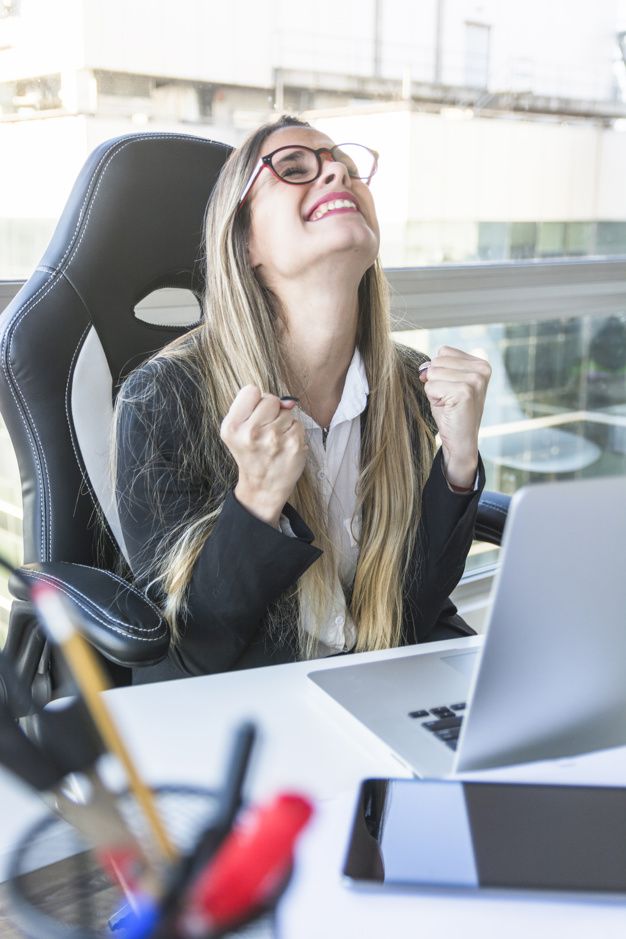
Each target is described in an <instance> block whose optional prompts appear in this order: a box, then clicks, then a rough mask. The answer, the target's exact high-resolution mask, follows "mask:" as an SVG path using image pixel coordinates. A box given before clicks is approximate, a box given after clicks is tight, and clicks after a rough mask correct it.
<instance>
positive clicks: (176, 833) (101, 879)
mask: <svg viewBox="0 0 626 939" xmlns="http://www.w3.org/2000/svg"><path fill="white" fill-rule="evenodd" d="M154 794H155V797H156V802H157V806H158V810H159V814H160V816H161V819H162V821H163V824H164V826H165V828H166V830H167V832H168V834H169V836H170V838H171V840H172V842H173V843H174V844H175V846H176V848H177V849H178V850H179V851H180V852H181V854H183V853H187V852H189V851H191V850H192V848H193V846H194V844H195V841H196V839H197V837H198V834H199V833H200V831H202V830H203V829H204V828H206V827H207V826H208V825H210V824H211V818H212V816H214V813H215V811H216V809H217V804H218V801H217V796H216V794H215V793H213V792H211V791H210V790H207V789H200V788H195V787H189V786H178V785H177V786H161V787H158V788H156V789H155V791H154ZM119 805H120V809H121V811H122V813H123V814H124V816H125V818H126V819H127V820H128V824H129V828H130V829H131V830H132V831H133V832H134V833H135V834H136V835H137V836H138V837H139V838H141V837H142V836H144V835H145V833H146V829H145V823H144V820H143V817H142V816H141V815H140V813H139V811H138V809H137V806H136V804H135V803H134V800H133V799H132V797H131V796H130V795H129V794H128V793H127V794H125V795H124V796H122V797H121V798H120V800H119ZM287 880H288V878H287V879H286V881H285V884H283V885H282V889H284V887H285V886H286V884H287ZM8 888H9V896H10V901H11V907H12V914H13V918H14V921H15V923H16V925H17V926H18V927H19V929H20V930H21V932H22V934H23V935H24V936H26V937H28V939H105V937H108V939H116V937H119V939H124V936H125V934H126V932H127V929H126V927H125V924H124V916H123V915H121V914H120V911H121V910H122V909H123V907H124V905H125V902H126V901H125V897H124V894H123V892H122V890H121V888H120V887H119V886H118V885H117V884H115V883H113V882H112V881H111V878H110V877H109V875H108V874H107V873H105V871H104V870H103V869H102V868H101V867H100V865H99V863H98V861H97V859H96V857H95V856H94V854H93V853H92V852H91V851H90V849H89V845H88V843H87V841H86V840H85V839H84V838H83V837H82V835H81V834H80V833H79V832H78V831H76V829H74V828H73V827H72V826H71V825H70V824H69V823H68V822H66V821H65V820H64V819H62V818H61V817H59V816H57V815H54V814H52V813H50V814H49V815H46V816H44V817H43V818H42V819H41V820H40V821H38V822H36V823H35V824H34V825H33V826H32V827H30V828H29V829H28V830H27V831H26V833H25V834H24V835H23V837H22V839H21V840H20V842H19V844H18V845H17V847H16V849H15V851H14V853H13V857H12V858H11V864H10V869H9V881H8ZM280 892H282V890H279V891H277V894H278V893H280ZM274 910H275V906H274V907H271V908H266V909H263V910H258V911H256V912H255V916H254V918H253V919H250V920H249V921H248V922H246V923H242V924H240V925H239V926H238V928H237V930H236V931H227V932H221V933H211V939H216V937H217V936H233V937H234V936H241V937H242V939H243V937H244V936H245V937H248V936H249V939H273V937H274V936H275V929H274Z"/></svg>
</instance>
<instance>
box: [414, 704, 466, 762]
mask: <svg viewBox="0 0 626 939" xmlns="http://www.w3.org/2000/svg"><path fill="white" fill-rule="evenodd" d="M464 710H465V702H464V701H461V702H460V703H458V704H450V705H446V704H443V705H441V706H440V707H436V708H430V709H429V710H424V709H422V710H421V711H409V717H410V718H412V719H413V720H422V724H421V726H422V727H424V728H425V730H428V731H429V732H430V733H431V734H434V735H435V737H437V738H438V739H439V740H441V742H442V743H445V745H446V746H447V747H450V749H451V750H456V746H457V743H458V740H459V734H460V732H461V723H462V721H463V713H462V712H463V711H464ZM425 717H427V718H429V720H423V718H425ZM433 718H435V720H433Z"/></svg>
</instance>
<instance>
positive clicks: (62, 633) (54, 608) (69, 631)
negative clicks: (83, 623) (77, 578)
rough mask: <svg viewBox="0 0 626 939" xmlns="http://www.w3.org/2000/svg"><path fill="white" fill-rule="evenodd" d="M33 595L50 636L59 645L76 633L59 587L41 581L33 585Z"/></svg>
mask: <svg viewBox="0 0 626 939" xmlns="http://www.w3.org/2000/svg"><path fill="white" fill-rule="evenodd" d="M31 597H32V599H33V603H34V604H35V608H36V610H37V612H38V613H39V615H40V617H41V623H42V625H43V627H44V629H45V631H46V633H47V635H48V636H49V638H50V639H52V641H53V642H55V643H56V644H57V645H61V644H62V643H64V642H66V641H67V640H68V639H71V638H72V636H73V635H74V633H75V629H74V624H73V623H72V620H71V618H70V616H69V613H68V611H67V607H66V606H65V602H64V600H63V595H62V594H61V591H60V590H59V589H58V587H54V586H53V585H52V584H50V583H46V582H45V581H44V582H43V583H42V582H41V581H40V582H39V583H35V584H34V585H33V588H32V591H31Z"/></svg>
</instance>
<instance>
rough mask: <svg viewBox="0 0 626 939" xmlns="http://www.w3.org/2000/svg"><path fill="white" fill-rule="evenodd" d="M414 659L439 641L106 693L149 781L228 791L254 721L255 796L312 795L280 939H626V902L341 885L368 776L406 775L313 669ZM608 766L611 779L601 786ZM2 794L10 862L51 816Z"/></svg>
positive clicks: (19, 797)
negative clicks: (226, 782)
mask: <svg viewBox="0 0 626 939" xmlns="http://www.w3.org/2000/svg"><path fill="white" fill-rule="evenodd" d="M479 641H480V640H479V639H459V640H455V641H454V642H453V643H449V644H448V646H447V647H448V648H467V646H468V645H473V644H476V643H477V642H479ZM416 651H418V652H425V651H434V646H432V645H431V646H430V647H428V648H424V647H421V648H416V647H409V648H404V649H399V650H389V651H386V652H381V653H366V654H364V655H363V656H350V657H349V658H345V659H343V658H340V659H334V660H332V663H330V662H328V661H326V662H325V661H318V662H315V663H306V662H301V663H296V664H293V665H284V666H275V667H273V668H264V669H254V670H251V671H245V672H235V673H229V674H223V675H215V676H207V677H203V678H193V679H186V680H184V681H176V682H167V683H163V684H155V685H142V686H139V687H136V688H123V689H117V690H115V691H111V692H108V693H107V697H108V699H109V703H110V705H111V707H112V710H113V712H114V714H115V716H116V718H117V720H118V721H119V725H120V727H121V728H122V730H123V733H124V736H125V739H126V740H127V742H128V744H129V745H130V747H131V749H132V751H133V753H134V754H135V757H136V760H137V763H138V766H139V768H140V770H141V771H142V772H143V773H144V775H145V777H146V778H147V779H148V780H149V781H150V782H152V783H155V784H156V783H164V782H186V783H197V784H200V785H203V786H212V785H219V784H220V782H221V774H222V770H223V766H224V761H225V758H226V755H227V753H228V749H229V742H230V738H231V734H232V731H233V729H234V728H235V727H236V725H237V724H238V723H239V722H240V721H241V720H243V719H246V718H252V719H253V720H254V721H255V722H256V723H257V724H258V726H259V728H260V731H261V734H260V741H259V746H258V749H257V754H256V757H255V759H254V761H253V764H252V766H251V770H250V776H249V787H248V793H249V795H250V796H251V797H252V798H263V797H267V796H270V795H272V794H274V793H275V792H276V791H277V790H279V789H295V790H299V791H302V792H304V793H308V794H309V795H311V796H312V797H314V799H315V800H316V802H317V806H318V811H317V816H316V820H315V822H314V824H313V825H312V826H311V828H310V830H309V832H308V834H307V835H306V836H305V838H303V840H302V844H301V850H300V852H299V863H298V869H297V874H296V878H295V881H294V885H293V887H292V889H291V890H290V893H289V895H288V896H287V898H286V900H285V902H284V904H283V907H282V926H283V928H282V933H281V939H309V937H311V939H313V937H315V939H318V937H319V936H321V935H324V936H326V937H328V939H334V937H342V939H343V937H344V936H346V935H349V936H351V935H358V936H359V937H360V939H370V937H371V939H379V937H399V939H402V937H405V936H406V937H409V936H411V937H413V936H415V935H420V936H421V937H424V939H431V937H432V939H436V937H439V936H441V937H442V939H443V937H446V939H449V937H450V936H451V935H453V934H458V935H462V936H463V939H472V937H477V939H478V937H479V936H480V937H481V939H484V937H489V936H491V935H499V934H500V931H501V930H502V928H503V927H504V926H505V925H506V929H507V937H508V939H517V937H518V936H519V937H520V939H521V937H522V936H523V937H524V939H527V936H528V934H529V933H531V934H533V935H534V937H535V939H541V937H543V936H546V937H547V936H548V935H553V934H554V933H555V932H556V931H557V930H559V929H562V928H566V929H567V930H568V932H569V936H570V937H578V936H580V937H583V936H584V937H585V939H586V937H587V936H588V935H590V934H596V935H602V936H603V939H613V937H615V939H617V937H618V936H619V939H623V936H624V933H625V930H626V903H624V904H617V903H615V902H614V901H610V902H609V901H607V902H602V901H597V900H593V901H588V900H583V899H582V898H574V899H572V900H569V899H568V900H562V899H555V898H554V897H548V898H545V899H540V898H537V897H536V896H527V897H523V898H522V897H520V896H519V895H518V896H514V895H511V894H508V895H506V896H505V895H504V894H502V895H499V896H496V897H494V896H493V895H491V896H486V895H485V896H483V895H480V896H479V895H471V896H461V895H459V894H451V893H448V894H447V895H445V896H444V895H434V894H430V895H421V896H420V895H416V894H407V893H399V894H395V895H389V894H380V893H376V892H368V893H362V892H356V891H354V890H353V889H351V888H349V887H347V886H345V885H344V884H342V882H341V878H340V873H339V871H340V866H341V862H342V859H343V852H344V849H345V844H346V838H347V832H348V828H349V825H350V820H351V813H352V807H353V803H354V798H355V794H356V790H357V787H358V784H359V782H360V780H361V779H362V778H364V777H367V776H408V775H410V773H409V772H408V770H407V769H406V768H405V767H403V766H402V764H401V763H399V762H398V761H397V760H396V759H395V758H394V757H393V755H392V754H391V753H390V752H389V751H388V750H387V748H386V747H385V746H384V745H383V744H382V743H381V742H380V741H378V740H377V739H376V738H375V737H374V736H373V735H372V734H370V733H369V732H368V731H367V730H365V729H364V728H362V727H361V726H360V725H359V724H358V723H357V722H356V721H354V719H352V718H351V717H350V716H348V715H344V714H343V712H342V711H341V710H340V709H339V708H337V707H336V706H334V705H333V703H332V702H330V701H328V702H327V701H326V699H325V696H324V695H323V694H322V693H321V692H320V691H319V690H318V689H317V688H316V687H315V686H314V685H313V684H312V683H311V682H309V681H307V680H306V673H307V672H308V671H311V670H312V669H313V668H318V667H328V665H329V664H332V665H333V667H337V668H342V667H344V666H345V665H348V664H354V662H355V661H358V659H359V658H369V659H371V658H388V657H394V656H404V655H409V654H414V653H415V652H416ZM556 771H557V773H560V774H561V778H567V779H568V780H570V781H572V782H581V781H582V782H584V781H589V780H593V779H594V778H596V779H597V781H598V782H603V781H612V782H616V781H617V782H621V783H623V784H626V748H624V750H623V752H622V751H621V750H620V751H614V752H613V754H610V758H609V757H607V755H606V754H604V755H602V754H600V755H598V758H597V759H596V760H594V759H591V760H589V759H588V758H585V759H584V760H582V761H575V760H569V761H560V762H559V764H558V767H557V770H556ZM607 772H610V773H611V774H612V777H611V780H607V779H604V778H602V776H603V774H604V775H605V774H606V773H607ZM507 775H508V777H509V778H510V776H511V773H510V771H509V772H508V773H507ZM551 776H552V778H553V774H552V771H551V770H550V769H549V768H546V764H544V765H543V766H539V765H538V764H535V766H534V767H524V768H520V770H519V778H520V779H521V778H524V779H542V778H550V777H551ZM0 796H2V805H3V811H2V818H1V820H0V862H2V859H3V857H2V851H3V849H4V857H5V859H6V855H7V851H8V848H9V846H10V845H11V844H12V843H14V842H15V839H16V837H17V835H18V831H19V830H20V829H23V827H24V825H25V824H26V823H27V822H28V820H29V819H32V817H33V816H34V815H35V814H36V813H37V812H40V811H41V809H40V806H38V804H37V802H36V800H34V799H32V798H30V797H27V796H26V795H25V794H24V793H23V792H22V791H21V790H19V788H18V787H17V786H16V785H14V784H13V783H12V782H11V781H10V780H9V778H8V776H0ZM20 816H21V817H20ZM18 818H19V823H18V822H17V819H18Z"/></svg>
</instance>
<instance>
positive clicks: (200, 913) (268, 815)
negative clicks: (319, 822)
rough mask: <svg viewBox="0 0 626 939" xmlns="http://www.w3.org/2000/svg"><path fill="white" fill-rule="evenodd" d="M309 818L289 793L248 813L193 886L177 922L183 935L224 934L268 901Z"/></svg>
mask: <svg viewBox="0 0 626 939" xmlns="http://www.w3.org/2000/svg"><path fill="white" fill-rule="evenodd" d="M312 814H313V805H312V803H311V802H310V801H309V800H308V799H305V798H303V797H302V796H299V795H295V794H292V793H284V794H282V795H279V796H277V797H276V798H275V799H274V800H273V801H272V802H270V803H269V804H268V805H266V806H262V807H261V808H257V809H252V810H251V811H249V812H247V813H246V814H245V816H244V817H243V818H242V820H241V822H240V824H238V825H237V827H236V828H235V829H234V830H233V832H232V834H231V835H229V837H228V838H227V839H226V840H225V841H224V843H223V845H222V847H221V848H220V849H219V851H218V852H217V854H216V855H215V857H214V858H213V860H212V861H211V862H210V863H209V864H208V865H207V867H206V868H205V870H204V871H202V873H201V874H200V875H199V877H198V878H197V879H196V881H195V882H194V884H193V885H192V887H191V890H190V893H189V900H188V902H187V904H186V908H185V910H184V912H183V915H182V918H181V926H182V928H183V932H184V934H186V935H187V936H199V935H202V936H206V935H207V932H209V934H210V932H211V931H214V932H217V931H219V930H223V929H225V928H226V927H227V926H229V925H231V924H234V923H237V922H241V921H243V920H245V919H246V918H247V917H248V916H249V915H250V914H251V913H253V912H254V910H256V909H258V908H259V907H261V906H263V904H264V903H266V902H268V901H270V900H271V899H272V897H273V896H274V895H275V893H276V891H277V889H278V888H279V886H280V884H281V883H282V881H283V880H284V878H285V877H286V875H287V873H288V871H289V867H290V865H291V864H292V861H293V848H294V845H295V842H296V840H297V838H298V835H299V834H300V832H301V831H302V829H303V828H304V827H305V825H306V824H307V823H308V821H309V819H310V818H311V815H312Z"/></svg>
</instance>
